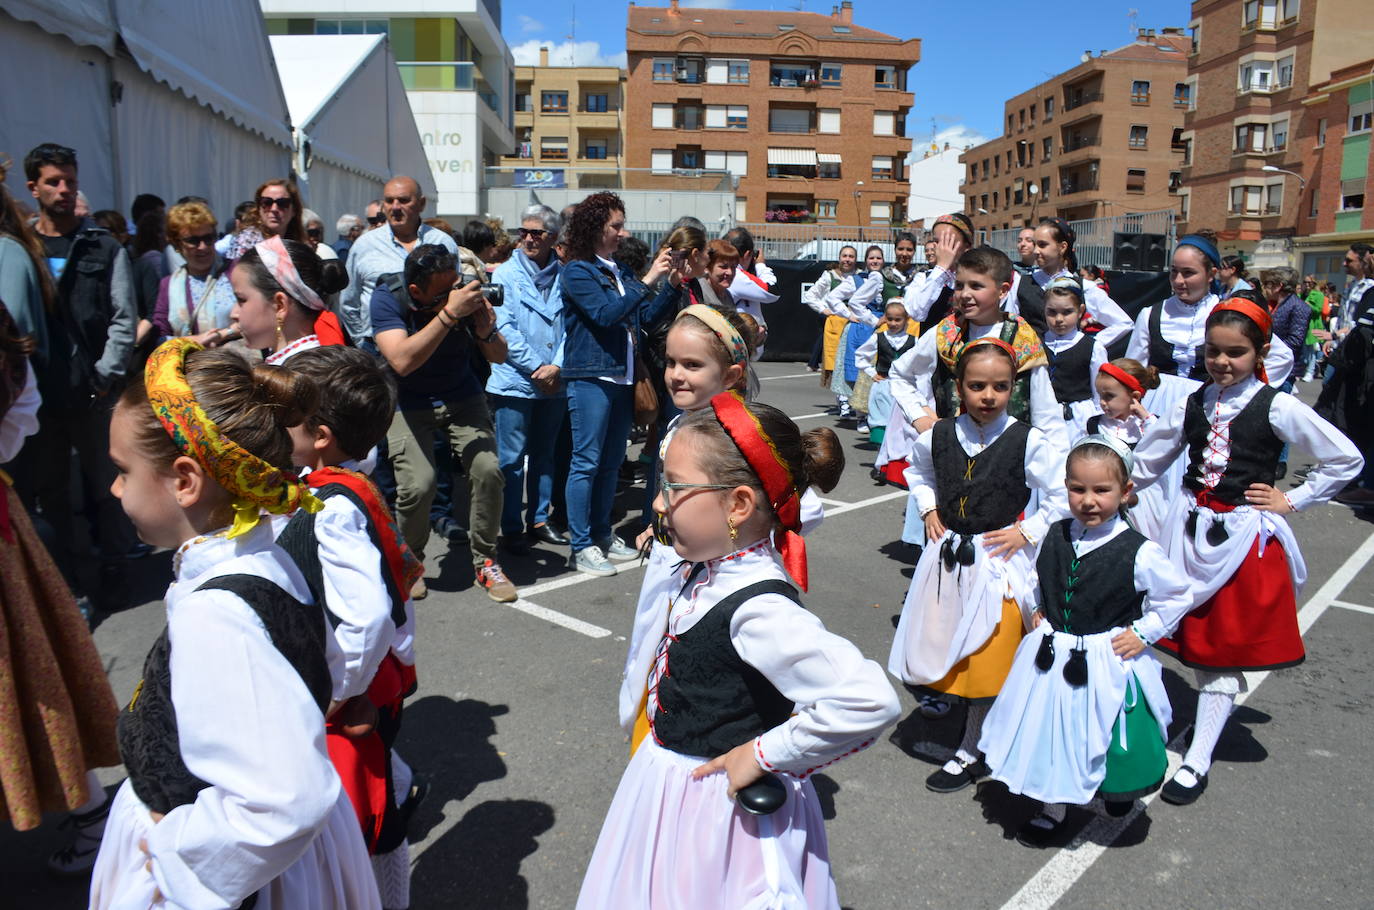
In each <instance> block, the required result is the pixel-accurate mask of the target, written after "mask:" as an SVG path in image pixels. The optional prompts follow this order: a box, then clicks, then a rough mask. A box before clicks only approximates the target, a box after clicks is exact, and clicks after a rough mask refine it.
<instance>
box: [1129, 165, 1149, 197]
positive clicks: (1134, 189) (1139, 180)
mask: <svg viewBox="0 0 1374 910" xmlns="http://www.w3.org/2000/svg"><path fill="white" fill-rule="evenodd" d="M1126 192H1128V193H1143V192H1145V172H1144V171H1143V170H1140V169H1139V168H1131V169H1130V170H1128V171H1126Z"/></svg>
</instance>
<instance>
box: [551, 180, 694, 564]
mask: <svg viewBox="0 0 1374 910" xmlns="http://www.w3.org/2000/svg"><path fill="white" fill-rule="evenodd" d="M627 236H629V235H628V234H627V232H626V231H625V204H624V203H623V202H621V201H620V197H619V196H617V195H615V194H614V193H593V194H592V195H591V196H588V197H587V198H586V199H584V200H583V201H582V202H581V203H580V204H579V205H578V206H577V208H576V209H574V210H573V213H572V217H571V218H570V219H569V222H568V227H567V241H566V253H567V264H566V265H564V267H563V273H562V275H561V282H562V285H563V328H564V332H565V337H564V341H563V370H562V374H563V381H564V383H565V385H566V387H567V394H568V415H569V417H570V419H571V421H572V441H573V451H572V464H571V466H570V468H569V471H568V488H567V499H568V531H569V533H570V536H571V537H572V555H571V557H570V559H569V565H570V566H571V567H572V568H574V569H577V570H578V571H579V572H584V573H587V574H589V575H614V574H616V568H615V566H614V565H613V564H611V562H610V561H609V559H608V557H614V558H618V559H628V558H630V557H632V556H634V555H635V551H634V550H632V549H630V547H628V546H627V545H626V544H625V541H623V540H621V539H620V538H619V537H617V536H616V535H615V534H613V533H612V532H611V506H612V503H613V502H614V499H615V486H616V479H617V477H618V474H619V470H620V463H621V462H622V461H623V460H624V458H625V448H626V442H627V440H628V437H629V434H630V423H631V421H632V419H633V411H634V371H635V363H634V361H635V356H634V353H635V345H636V344H637V343H638V341H639V329H640V326H641V325H647V324H649V323H652V322H654V321H655V320H657V319H658V318H659V317H660V316H662V315H663V313H664V312H665V311H667V309H668V308H669V307H672V306H675V305H676V304H677V302H678V300H679V298H680V297H681V295H682V282H683V280H684V279H685V278H690V277H691V274H690V270H691V265H690V263H688V262H685V261H684V262H683V263H682V264H681V265H679V266H677V267H674V265H673V260H672V258H671V256H670V255H669V253H668V250H667V248H664V249H661V250H659V252H658V256H657V257H655V259H654V263H653V265H652V266H650V268H649V271H648V273H647V274H646V275H645V276H644V279H643V280H642V281H641V280H640V279H638V278H636V277H635V275H634V274H633V273H632V272H630V271H629V270H628V269H624V268H622V267H621V266H619V265H618V264H617V263H615V262H614V261H613V260H612V259H611V257H612V256H613V255H615V251H616V249H617V248H619V246H620V241H621V239H623V238H624V237H627ZM665 276H666V277H667V278H668V280H667V281H663V282H662V285H661V289H660V290H659V292H658V294H657V295H651V292H650V290H649V288H650V287H653V286H655V285H658V284H659V283H660V281H661V279H663V278H664V277H665Z"/></svg>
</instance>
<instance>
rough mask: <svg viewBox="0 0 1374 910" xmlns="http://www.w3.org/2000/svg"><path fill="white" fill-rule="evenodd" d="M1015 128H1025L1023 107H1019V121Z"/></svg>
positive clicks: (1024, 110)
mask: <svg viewBox="0 0 1374 910" xmlns="http://www.w3.org/2000/svg"><path fill="white" fill-rule="evenodd" d="M1017 128H1018V129H1025V128H1026V109H1025V108H1024V107H1023V108H1021V110H1020V118H1019V122H1018V123H1017Z"/></svg>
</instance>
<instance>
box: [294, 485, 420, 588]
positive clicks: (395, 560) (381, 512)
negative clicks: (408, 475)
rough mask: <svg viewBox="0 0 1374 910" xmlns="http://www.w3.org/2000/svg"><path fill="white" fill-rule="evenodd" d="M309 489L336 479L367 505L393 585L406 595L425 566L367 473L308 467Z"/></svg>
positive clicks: (317, 487) (318, 487)
mask: <svg viewBox="0 0 1374 910" xmlns="http://www.w3.org/2000/svg"><path fill="white" fill-rule="evenodd" d="M305 480H306V483H308V484H309V485H310V486H311V488H312V489H317V490H318V489H321V488H323V487H325V486H326V485H328V484H331V483H336V484H338V485H339V486H341V487H344V488H345V489H347V490H348V491H349V492H351V493H352V494H353V495H354V496H357V497H358V499H359V500H361V501H362V503H363V506H364V507H365V508H366V509H367V517H368V518H369V519H370V520H371V522H372V527H374V528H376V530H377V544H378V545H379V546H380V547H381V550H382V556H383V557H384V558H385V559H386V565H387V569H389V570H390V572H391V578H392V581H393V582H394V583H395V585H396V590H397V591H398V592H399V593H400V596H401V597H402V598H405V597H407V596H408V595H409V592H410V586H411V585H413V584H414V583H415V580H416V579H417V578H419V577H420V576H422V575H424V573H425V567H424V566H422V565H421V564H420V561H419V560H418V559H416V558H415V554H413V553H411V552H410V548H409V547H408V546H406V540H405V537H404V536H403V535H402V534H401V526H400V525H399V524H397V523H396V519H395V517H394V516H393V515H392V514H391V510H390V509H388V508H387V506H386V501H385V500H383V499H382V494H381V491H380V490H378V489H377V486H376V485H375V484H374V483H373V482H372V481H371V480H369V479H368V477H367V475H366V474H360V473H358V472H357V471H349V470H347V469H346V468H336V467H327V468H320V469H319V470H316V471H311V472H310V473H309V474H307V475H306V477H305Z"/></svg>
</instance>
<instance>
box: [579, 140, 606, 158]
mask: <svg viewBox="0 0 1374 910" xmlns="http://www.w3.org/2000/svg"><path fill="white" fill-rule="evenodd" d="M582 157H583V158H591V159H593V160H596V161H604V160H606V140H605V139H588V140H586V142H585V143H584V144H583V147H582Z"/></svg>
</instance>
